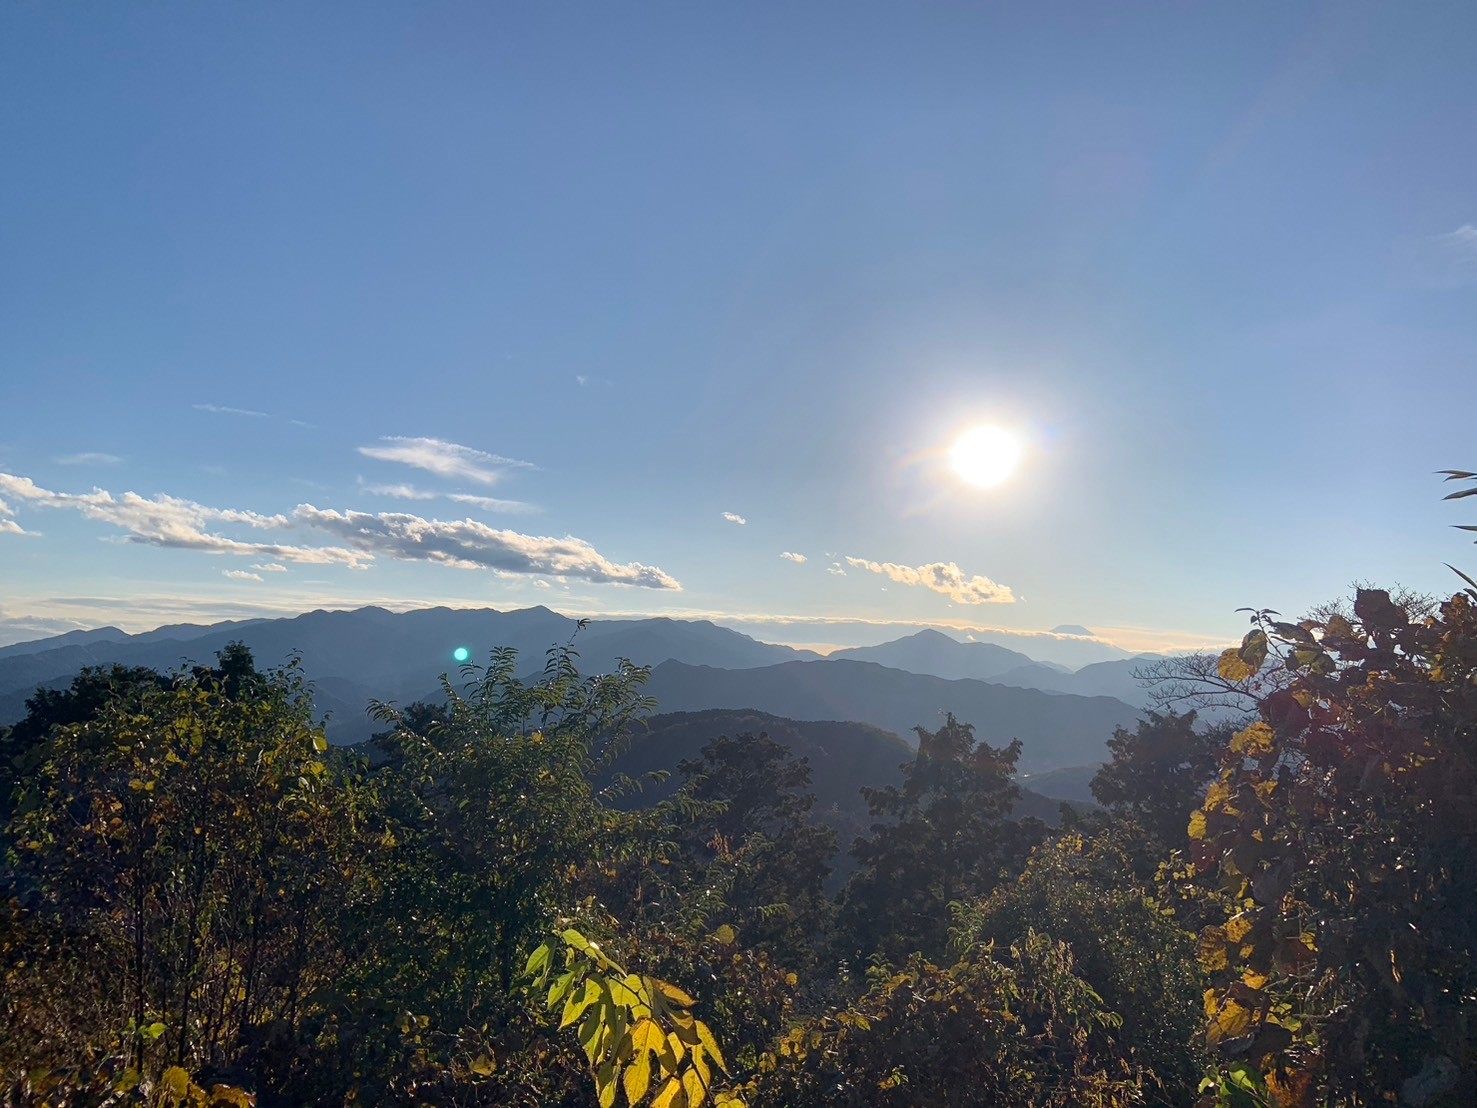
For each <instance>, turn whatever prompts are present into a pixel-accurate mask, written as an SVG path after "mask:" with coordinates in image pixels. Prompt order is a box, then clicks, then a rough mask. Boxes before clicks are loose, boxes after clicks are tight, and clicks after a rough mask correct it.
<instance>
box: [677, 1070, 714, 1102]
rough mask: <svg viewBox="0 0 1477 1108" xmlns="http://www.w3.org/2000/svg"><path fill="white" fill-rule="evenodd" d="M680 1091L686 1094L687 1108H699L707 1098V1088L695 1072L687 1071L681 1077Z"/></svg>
mask: <svg viewBox="0 0 1477 1108" xmlns="http://www.w3.org/2000/svg"><path fill="white" fill-rule="evenodd" d="M682 1091H683V1092H685V1093H686V1094H687V1103H688V1106H689V1108H701V1106H702V1103H703V1101H704V1100H706V1099H707V1098H708V1089H707V1086H706V1085H704V1084H703V1079H702V1078H701V1077H699V1076H698V1075H697V1071H696V1070H688V1071H687V1072H686V1073H684V1074H683V1075H682Z"/></svg>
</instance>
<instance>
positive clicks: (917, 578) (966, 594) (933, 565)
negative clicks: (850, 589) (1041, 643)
mask: <svg viewBox="0 0 1477 1108" xmlns="http://www.w3.org/2000/svg"><path fill="white" fill-rule="evenodd" d="M846 564H847V565H849V566H852V567H853V568H855V569H864V570H866V571H867V572H868V573H876V574H880V575H881V576H883V577H886V578H887V579H888V580H890V581H896V582H897V583H898V584H899V585H909V586H914V587H919V588H925V589H928V590H929V591H931V592H936V593H938V594H939V595H940V596H947V597H948V598H949V599H950V600H952V601H954V603H956V604H1014V603H1015V594H1014V593H1012V592H1011V591H1010V587H1009V586H1008V585H1002V584H999V583H998V582H996V581H991V580H990V579H989V578H988V577H981V576H979V575H975V576H973V577H966V576H965V574H964V571H963V570H961V569H960V568H959V567H958V566H957V565H956V564H955V563H953V562H930V563H929V564H928V565H924V566H916V567H915V566H901V565H898V564H897V563H895V562H873V561H869V560H868V559H866V558H851V557H848V558H847V559H846Z"/></svg>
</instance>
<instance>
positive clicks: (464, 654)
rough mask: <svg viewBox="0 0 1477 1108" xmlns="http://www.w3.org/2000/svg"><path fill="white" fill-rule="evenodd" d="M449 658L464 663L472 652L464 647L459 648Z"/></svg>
mask: <svg viewBox="0 0 1477 1108" xmlns="http://www.w3.org/2000/svg"><path fill="white" fill-rule="evenodd" d="M451 656H452V657H453V658H455V659H456V660H457V661H458V662H465V661H466V660H467V659H468V658H470V657H471V656H472V652H471V651H470V650H468V649H467V648H466V647H465V646H459V647H457V648H456V649H455V650H453V651H452V652H451Z"/></svg>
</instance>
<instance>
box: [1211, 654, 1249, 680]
mask: <svg viewBox="0 0 1477 1108" xmlns="http://www.w3.org/2000/svg"><path fill="white" fill-rule="evenodd" d="M1215 668H1216V672H1217V673H1219V674H1220V675H1221V679H1222V680H1223V681H1245V680H1246V679H1247V678H1248V677H1254V676H1255V675H1256V670H1255V669H1253V668H1252V667H1251V666H1249V665H1247V664H1246V663H1245V662H1243V661H1242V660H1241V649H1240V648H1239V647H1235V646H1233V647H1231V648H1230V649H1229V650H1224V651H1222V652H1221V659H1220V662H1219V663H1218V664H1217V665H1216V667H1215Z"/></svg>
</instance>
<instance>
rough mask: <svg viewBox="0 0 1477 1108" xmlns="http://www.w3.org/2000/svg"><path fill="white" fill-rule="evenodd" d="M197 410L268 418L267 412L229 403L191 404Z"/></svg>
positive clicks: (213, 413) (217, 413)
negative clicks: (238, 406)
mask: <svg viewBox="0 0 1477 1108" xmlns="http://www.w3.org/2000/svg"><path fill="white" fill-rule="evenodd" d="M190 407H192V408H194V409H195V410H196V411H197V412H210V413H211V414H212V415H239V416H251V417H252V418H253V419H266V418H267V413H266V412H259V411H257V410H256V409H254V408H233V407H231V406H230V405H228V404H191V405H190Z"/></svg>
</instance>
